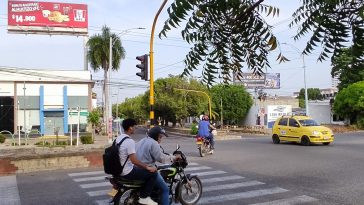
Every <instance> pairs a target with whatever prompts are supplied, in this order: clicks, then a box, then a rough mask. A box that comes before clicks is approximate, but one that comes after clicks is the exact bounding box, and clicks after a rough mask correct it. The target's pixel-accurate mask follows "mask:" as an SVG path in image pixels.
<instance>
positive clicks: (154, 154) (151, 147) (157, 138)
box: [136, 126, 181, 205]
mask: <svg viewBox="0 0 364 205" xmlns="http://www.w3.org/2000/svg"><path fill="white" fill-rule="evenodd" d="M162 136H166V137H168V135H167V133H166V132H165V130H164V129H162V128H161V127H158V126H156V127H153V128H151V129H150V130H149V131H148V133H147V136H146V137H145V138H143V139H142V140H140V141H139V142H138V143H137V144H136V151H137V152H136V153H137V158H138V159H139V160H140V161H141V162H143V163H145V164H148V165H150V166H152V165H153V166H155V163H156V162H160V163H166V162H173V161H175V160H177V159H179V158H181V156H179V155H176V156H173V155H168V154H165V153H163V150H162V147H161V146H160V143H161V140H162ZM155 185H156V187H157V188H158V189H159V190H160V191H161V204H162V205H168V204H169V199H168V198H169V188H168V186H167V184H166V182H165V181H164V179H163V177H162V176H161V174H160V173H158V177H157V180H156V184H155Z"/></svg>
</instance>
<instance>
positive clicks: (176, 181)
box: [105, 144, 202, 205]
mask: <svg viewBox="0 0 364 205" xmlns="http://www.w3.org/2000/svg"><path fill="white" fill-rule="evenodd" d="M179 149H180V146H179V145H178V144H177V148H176V150H175V151H174V152H173V155H175V154H179V155H181V158H182V159H180V160H176V161H175V162H173V164H171V165H162V166H158V167H157V169H158V171H159V173H160V174H161V175H162V177H163V179H164V181H165V182H166V183H167V185H168V187H169V199H170V200H169V203H170V204H172V202H174V203H181V204H182V205H195V204H197V202H198V201H199V200H200V198H201V195H202V183H201V180H200V179H199V178H198V176H196V175H190V174H185V172H184V169H185V168H186V167H187V165H188V163H187V159H186V156H185V155H184V154H183V152H182V151H179ZM105 179H106V180H108V181H110V183H111V184H112V186H113V190H116V192H115V193H114V194H112V195H114V196H113V197H112V199H111V201H110V203H113V204H114V205H121V204H123V205H137V204H138V199H139V193H140V189H141V187H142V185H143V183H144V182H143V181H136V180H127V179H123V178H122V177H121V176H118V177H115V176H113V177H106V178H105ZM159 196H160V194H159V190H153V192H152V194H151V198H152V199H153V200H154V201H156V202H158V203H160V199H159Z"/></svg>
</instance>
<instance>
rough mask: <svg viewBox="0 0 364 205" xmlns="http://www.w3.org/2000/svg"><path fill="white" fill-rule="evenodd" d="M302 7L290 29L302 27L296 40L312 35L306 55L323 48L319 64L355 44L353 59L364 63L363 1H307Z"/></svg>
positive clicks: (298, 10) (305, 0)
mask: <svg viewBox="0 0 364 205" xmlns="http://www.w3.org/2000/svg"><path fill="white" fill-rule="evenodd" d="M302 3H303V5H302V6H301V7H299V8H298V9H297V10H296V11H295V12H294V14H293V20H292V22H291V23H290V25H289V26H290V27H291V28H292V27H294V26H295V25H298V26H299V27H298V33H297V34H296V35H295V36H294V39H295V40H298V39H301V38H302V37H303V36H305V35H306V34H308V33H309V34H311V33H312V36H311V38H310V40H309V41H308V42H307V45H306V48H305V49H304V51H303V54H309V53H312V52H313V50H314V49H315V48H322V50H321V54H320V55H319V57H318V60H319V61H323V60H325V59H327V58H328V57H329V54H333V58H335V57H337V56H338V55H339V54H340V50H341V49H342V48H344V47H347V46H348V45H349V46H350V44H349V43H351V44H352V57H353V59H354V60H355V61H363V57H364V47H363V42H364V24H363V18H362V16H361V14H360V11H362V10H363V8H364V6H363V1H351V0H304V1H302ZM350 38H351V39H350Z"/></svg>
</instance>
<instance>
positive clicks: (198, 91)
mask: <svg viewBox="0 0 364 205" xmlns="http://www.w3.org/2000/svg"><path fill="white" fill-rule="evenodd" d="M173 89H174V90H180V91H186V92H194V93H202V94H204V95H205V96H206V97H207V99H208V100H209V118H210V119H211V117H212V116H211V98H210V96H209V95H208V94H207V93H206V92H204V91H200V90H189V89H182V88H173Z"/></svg>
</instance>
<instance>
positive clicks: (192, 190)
mask: <svg viewBox="0 0 364 205" xmlns="http://www.w3.org/2000/svg"><path fill="white" fill-rule="evenodd" d="M190 183H191V187H189V185H188V184H187V182H185V183H180V184H179V188H178V196H179V201H180V202H181V204H182V205H195V204H197V202H198V201H199V200H200V198H201V195H202V183H201V180H200V179H199V178H198V177H197V176H193V177H191V179H190Z"/></svg>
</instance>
